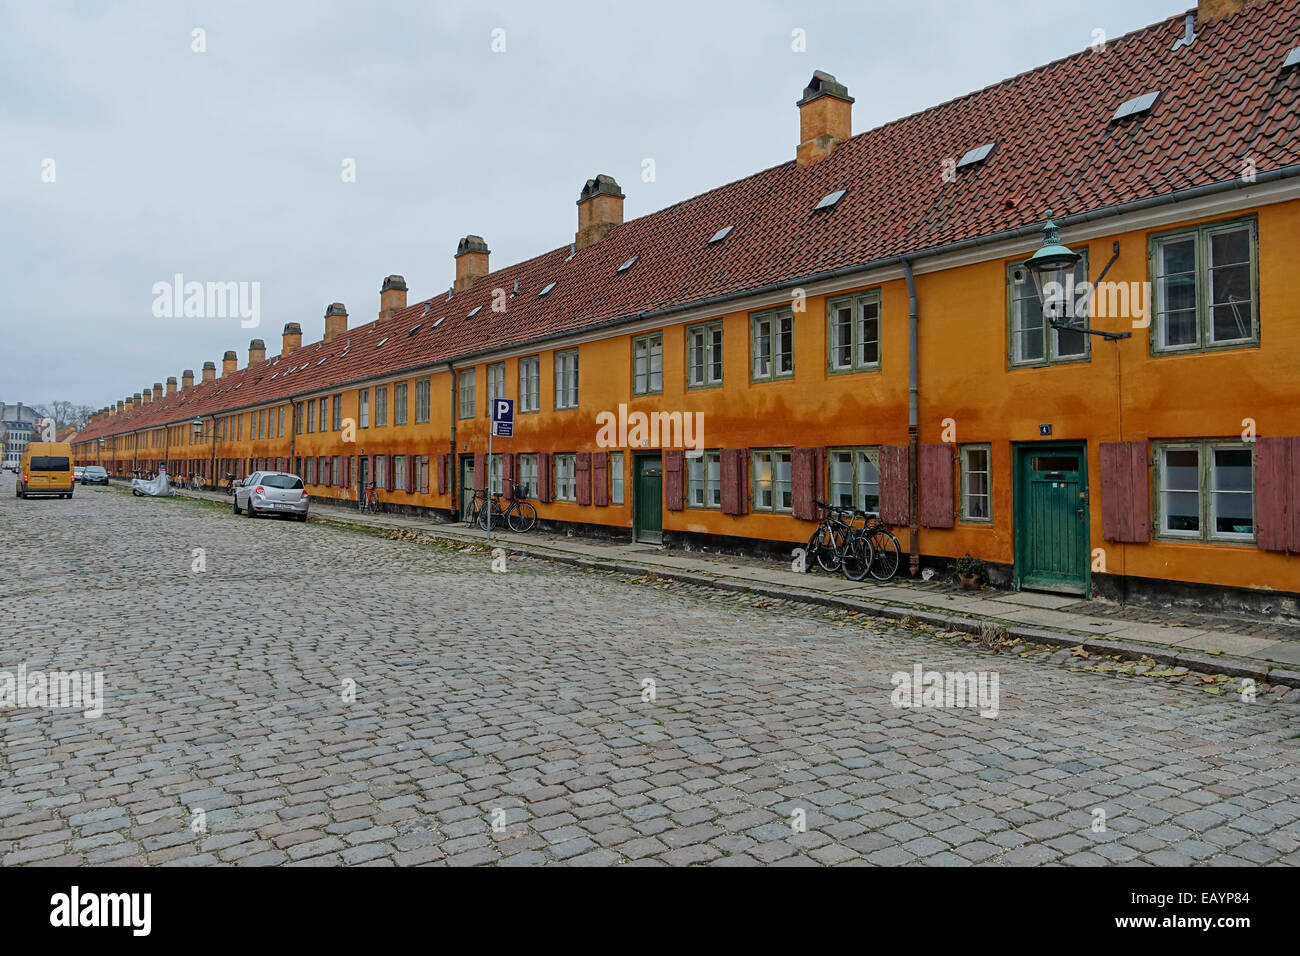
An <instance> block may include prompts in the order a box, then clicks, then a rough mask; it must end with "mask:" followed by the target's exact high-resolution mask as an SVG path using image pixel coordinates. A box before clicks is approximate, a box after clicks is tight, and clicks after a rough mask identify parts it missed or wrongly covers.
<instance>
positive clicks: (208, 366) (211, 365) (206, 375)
mask: <svg viewBox="0 0 1300 956" xmlns="http://www.w3.org/2000/svg"><path fill="white" fill-rule="evenodd" d="M216 380H217V363H216V362H204V363H203V381H205V382H215V381H216Z"/></svg>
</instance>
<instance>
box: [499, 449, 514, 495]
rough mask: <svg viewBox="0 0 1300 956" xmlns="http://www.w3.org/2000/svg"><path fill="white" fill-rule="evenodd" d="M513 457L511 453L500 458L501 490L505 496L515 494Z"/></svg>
mask: <svg viewBox="0 0 1300 956" xmlns="http://www.w3.org/2000/svg"><path fill="white" fill-rule="evenodd" d="M516 478H518V475H516V474H515V456H514V453H513V452H506V453H505V454H503V455H502V456H501V490H502V491H504V492H505V493H506V494H507V495H513V494H514V493H515V479H516Z"/></svg>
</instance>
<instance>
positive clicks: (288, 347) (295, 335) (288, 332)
mask: <svg viewBox="0 0 1300 956" xmlns="http://www.w3.org/2000/svg"><path fill="white" fill-rule="evenodd" d="M300 348H302V326H301V325H299V324H298V323H297V322H286V323H284V332H282V333H281V335H280V357H281V358H283V357H284V356H286V355H288V354H289V353H290V352H292V351H293V350H294V349H300Z"/></svg>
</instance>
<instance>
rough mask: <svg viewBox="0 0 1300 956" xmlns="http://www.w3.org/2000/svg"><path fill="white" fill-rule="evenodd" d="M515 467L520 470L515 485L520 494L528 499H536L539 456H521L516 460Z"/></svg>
mask: <svg viewBox="0 0 1300 956" xmlns="http://www.w3.org/2000/svg"><path fill="white" fill-rule="evenodd" d="M515 467H516V468H517V469H518V470H519V475H518V477H516V478H515V483H516V485H517V487H518V488H519V492H520V494H522V495H524V497H527V498H532V497H535V496H536V495H537V456H536V455H533V454H528V455H520V456H519V457H518V458H516V459H515Z"/></svg>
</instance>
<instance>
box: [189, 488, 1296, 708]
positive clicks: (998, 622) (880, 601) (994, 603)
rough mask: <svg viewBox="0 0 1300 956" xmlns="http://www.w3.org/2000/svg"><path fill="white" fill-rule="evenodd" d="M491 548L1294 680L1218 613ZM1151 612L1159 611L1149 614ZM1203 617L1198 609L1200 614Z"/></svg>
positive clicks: (471, 533) (506, 537)
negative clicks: (1111, 610)
mask: <svg viewBox="0 0 1300 956" xmlns="http://www.w3.org/2000/svg"><path fill="white" fill-rule="evenodd" d="M177 494H178V495H179V496H182V497H189V498H200V499H204V500H208V501H212V502H220V503H226V504H228V503H229V502H230V500H231V499H230V498H229V497H228V496H226V495H224V494H223V493H220V492H196V491H188V490H185V491H182V490H178V491H177ZM312 517H313V520H322V521H327V522H331V523H335V524H340V525H360V526H368V527H374V528H384V529H392V530H417V531H421V532H423V533H425V534H427V535H431V536H434V537H438V538H443V539H448V540H452V541H461V542H466V543H469V544H477V545H485V544H488V543H489V542H488V540H487V536H486V535H485V534H484V532H483V531H482V530H480V529H478V528H469V527H467V526H466V525H465V524H463V523H446V522H441V521H438V520H435V519H432V518H430V517H427V516H420V517H410V516H401V515H370V514H365V515H363V514H360V513H358V512H357V511H356V509H355V506H353V507H343V506H333V505H326V504H319V503H316V502H313V507H312ZM490 543H491V545H492V546H493V547H501V548H504V549H505V550H506V552H507V553H511V554H517V555H522V556H529V557H540V558H547V559H551V560H555V561H561V562H567V563H571V564H577V565H581V566H585V567H596V568H603V569H606V570H616V571H623V572H627V573H630V574H646V573H653V574H655V575H658V576H661V577H664V578H670V579H674V580H679V581H683V582H689V583H694V584H702V585H708V586H710V587H716V588H724V589H730V590H740V591H751V592H754V593H758V594H761V595H763V596H768V597H773V598H778V599H785V600H795V601H806V602H809V603H815V604H821V605H825V606H827V607H834V608H841V609H846V610H855V611H859V612H861V613H866V614H872V615H876V616H880V617H885V618H891V619H895V620H903V619H907V618H911V619H912V620H914V621H916V622H918V623H921V624H926V625H931V626H937V627H941V628H944V629H947V630H960V631H967V632H979V631H981V630H982V629H984V628H986V627H993V628H998V627H1001V628H1005V630H1006V635H1007V636H1008V637H1012V638H1019V639H1022V640H1027V641H1032V642H1035V643H1039V644H1049V645H1055V646H1060V647H1075V646H1078V645H1082V646H1083V647H1084V649H1085V650H1087V651H1090V652H1095V653H1099V654H1110V655H1116V656H1119V657H1123V658H1128V659H1138V658H1150V659H1153V660H1154V661H1155V662H1156V663H1158V664H1162V665H1165V666H1170V667H1186V668H1188V669H1189V670H1194V671H1202V672H1207V673H1219V674H1228V675H1230V676H1234V677H1243V678H1245V677H1249V678H1253V679H1255V680H1256V681H1260V682H1266V683H1269V684H1284V685H1287V686H1290V687H1300V633H1297V634H1296V635H1295V638H1294V639H1291V640H1279V639H1277V636H1276V635H1277V633H1278V632H1282V633H1287V632H1288V631H1289V629H1288V628H1286V627H1284V626H1280V625H1279V626H1277V627H1271V628H1270V629H1269V630H1270V631H1271V632H1272V633H1271V634H1270V636H1267V637H1259V636H1254V635H1251V634H1248V633H1244V632H1245V631H1246V630H1247V629H1248V628H1247V627H1246V626H1245V622H1240V623H1241V625H1242V626H1241V628H1240V631H1234V630H1233V627H1234V625H1236V624H1237V623H1238V622H1237V621H1235V620H1234V619H1233V618H1232V617H1230V616H1227V615H1222V616H1218V617H1216V618H1215V619H1214V623H1213V625H1212V626H1199V627H1197V626H1188V625H1186V624H1183V623H1180V622H1176V621H1171V623H1169V624H1159V623H1152V622H1150V621H1136V622H1135V621H1131V620H1123V619H1118V618H1113V617H1102V616H1097V615H1094V614H1090V613H1087V611H1086V610H1084V611H1082V612H1081V611H1080V610H1079V609H1073V610H1072V609H1071V605H1079V604H1081V603H1084V602H1081V599H1080V598H1078V597H1070V596H1061V595H1054V594H1043V593H1038V592H1031V591H1021V592H1015V591H1002V590H997V589H993V588H983V589H981V590H978V591H961V590H954V589H946V588H943V587H938V586H936V585H935V584H922V583H920V582H913V581H910V580H908V579H906V578H904V577H900V578H897V579H895V580H894V581H890V582H889V583H887V584H881V583H878V582H873V581H870V580H868V581H862V582H854V581H848V580H845V579H844V578H843V577H841V576H839V575H829V574H826V573H824V572H821V571H820V569H818V570H817V571H815V572H809V573H799V572H796V571H794V570H792V568H791V566H790V564H789V563H779V562H777V561H776V560H773V559H766V560H764V559H755V558H741V557H735V556H730V555H722V554H705V553H700V552H685V551H677V550H669V549H666V548H661V547H658V546H656V545H649V544H634V543H631V542H627V541H606V540H599V539H594V538H586V537H579V536H572V537H570V536H566V535H560V534H554V533H547V532H541V531H532V532H529V533H528V534H514V533H512V532H510V531H509V530H504V531H497V530H495V529H494V530H493V532H492V537H491V542H490ZM1154 613H1155V614H1158V613H1159V612H1158V611H1156V612H1154ZM1202 617H1204V615H1202Z"/></svg>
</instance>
